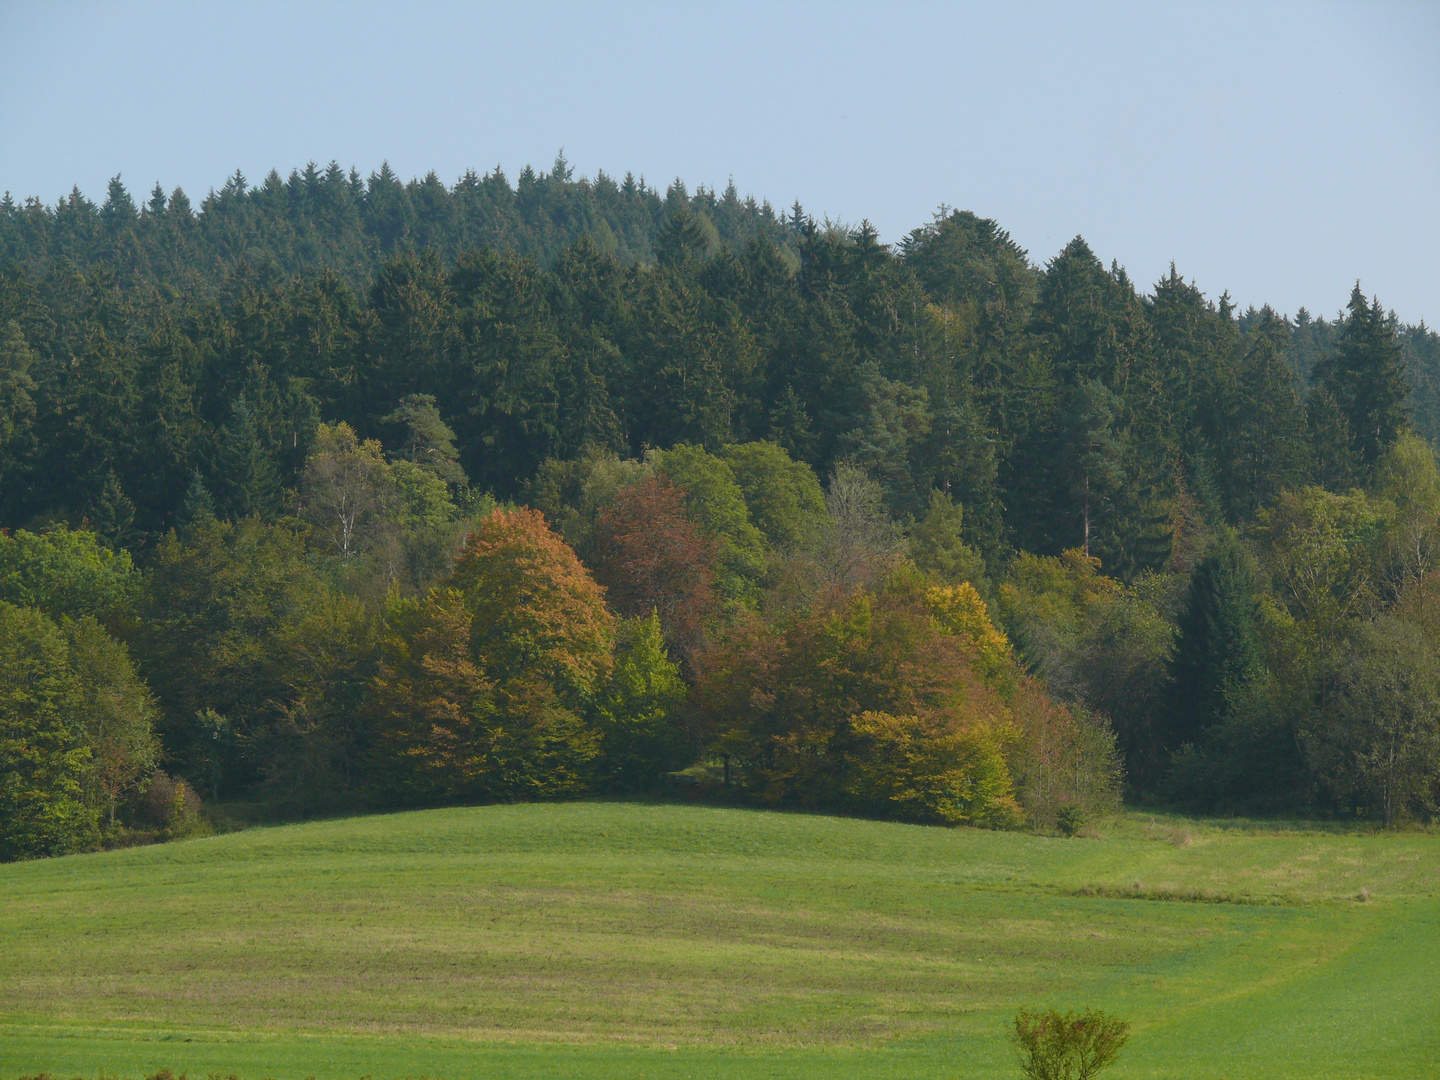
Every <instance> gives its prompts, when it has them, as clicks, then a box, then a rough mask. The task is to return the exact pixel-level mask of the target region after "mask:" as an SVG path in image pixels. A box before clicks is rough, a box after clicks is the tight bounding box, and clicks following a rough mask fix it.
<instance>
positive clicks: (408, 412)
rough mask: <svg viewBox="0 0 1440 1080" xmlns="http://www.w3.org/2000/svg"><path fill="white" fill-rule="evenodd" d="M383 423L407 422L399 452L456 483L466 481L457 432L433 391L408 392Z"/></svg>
mask: <svg viewBox="0 0 1440 1080" xmlns="http://www.w3.org/2000/svg"><path fill="white" fill-rule="evenodd" d="M381 423H384V424H404V425H405V441H404V442H403V443H401V447H400V454H401V456H402V457H404V458H405V459H406V460H409V461H413V462H414V463H415V464H416V465H419V466H421V467H422V468H425V469H429V470H430V471H431V472H432V473H434V474H435V475H436V476H438V477H439V478H440V479H441V480H444V481H445V482H446V483H447V484H451V485H453V486H455V487H463V486H464V485H465V484H466V482H467V481H466V478H465V470H464V469H462V468H461V467H460V454H459V452H458V451H457V450H456V449H455V432H453V431H451V430H450V428H449V426H448V425H447V424H446V423H445V421H444V420H442V419H441V418H440V410H439V409H437V408H436V407H435V398H434V396H433V395H431V394H406V395H405V396H404V397H403V398H401V399H400V407H399V408H398V409H396V410H395V411H394V412H392V413H391V414H390V415H389V416H386V417H384V418H383V419H382V420H381Z"/></svg>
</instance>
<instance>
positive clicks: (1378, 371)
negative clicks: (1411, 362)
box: [1315, 282, 1410, 472]
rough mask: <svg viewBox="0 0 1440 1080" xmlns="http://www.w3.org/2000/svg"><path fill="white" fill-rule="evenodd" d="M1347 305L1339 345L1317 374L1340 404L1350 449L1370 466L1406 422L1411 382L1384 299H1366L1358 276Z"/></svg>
mask: <svg viewBox="0 0 1440 1080" xmlns="http://www.w3.org/2000/svg"><path fill="white" fill-rule="evenodd" d="M1348 311H1349V314H1348V315H1347V316H1346V318H1345V320H1344V322H1343V323H1342V324H1341V327H1340V336H1339V339H1338V340H1337V342H1336V344H1337V345H1338V351H1337V352H1336V353H1335V354H1334V355H1332V356H1329V357H1326V358H1325V359H1324V360H1322V361H1321V362H1320V364H1319V365H1317V367H1316V371H1315V374H1316V377H1317V380H1318V382H1319V383H1320V385H1321V386H1323V387H1324V388H1325V389H1326V390H1328V391H1329V392H1330V394H1331V396H1332V397H1334V399H1335V402H1336V404H1337V405H1339V407H1340V412H1341V414H1342V415H1343V416H1344V417H1345V420H1346V424H1347V426H1348V428H1349V438H1350V447H1351V450H1352V451H1353V452H1354V454H1355V456H1356V457H1357V458H1358V459H1359V461H1360V463H1361V465H1362V467H1363V468H1364V469H1365V470H1366V471H1367V472H1369V471H1370V470H1372V469H1373V468H1374V466H1375V463H1376V462H1377V461H1379V460H1380V456H1381V455H1382V454H1384V453H1385V451H1386V450H1388V449H1389V448H1390V445H1391V444H1392V443H1393V442H1394V441H1395V438H1396V436H1398V435H1399V434H1400V431H1401V429H1402V428H1403V427H1404V426H1405V420H1406V415H1407V410H1406V408H1405V400H1406V398H1407V397H1408V396H1409V393H1410V387H1409V384H1408V383H1406V381H1405V363H1404V357H1403V355H1402V353H1401V351H1400V343H1399V341H1397V340H1396V335H1395V323H1394V320H1392V319H1391V318H1390V317H1389V316H1387V315H1386V314H1385V311H1384V309H1383V308H1381V306H1380V301H1379V300H1378V299H1376V300H1374V301H1373V302H1371V303H1368V304H1367V303H1366V302H1365V294H1364V293H1362V292H1361V291H1360V285H1359V283H1358V282H1357V283H1356V285H1355V289H1354V291H1353V292H1351V294H1350V303H1349V305H1348Z"/></svg>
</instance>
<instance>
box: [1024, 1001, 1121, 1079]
mask: <svg viewBox="0 0 1440 1080" xmlns="http://www.w3.org/2000/svg"><path fill="white" fill-rule="evenodd" d="M1129 1038H1130V1025H1129V1024H1128V1023H1126V1022H1125V1021H1124V1020H1121V1019H1120V1018H1119V1017H1116V1016H1111V1015H1109V1014H1108V1013H1104V1012H1101V1011H1099V1010H1098V1009H1086V1010H1085V1011H1084V1012H1083V1013H1074V1012H1068V1013H1061V1012H1059V1011H1058V1010H1056V1009H1048V1010H1046V1011H1045V1012H1032V1011H1030V1010H1029V1009H1021V1010H1020V1011H1019V1012H1018V1013H1016V1014H1015V1029H1014V1030H1013V1031H1012V1032H1011V1033H1010V1043H1011V1045H1012V1046H1014V1047H1015V1054H1016V1057H1017V1059H1018V1061H1019V1064H1020V1071H1021V1072H1022V1073H1024V1074H1025V1076H1026V1077H1028V1078H1029V1080H1090V1078H1091V1077H1093V1076H1095V1075H1096V1074H1097V1073H1099V1072H1100V1070H1101V1069H1104V1068H1106V1067H1107V1066H1109V1065H1113V1064H1114V1063H1115V1058H1116V1057H1117V1056H1118V1055H1119V1053H1120V1048H1121V1047H1122V1046H1124V1045H1125V1043H1126V1042H1127V1041H1129Z"/></svg>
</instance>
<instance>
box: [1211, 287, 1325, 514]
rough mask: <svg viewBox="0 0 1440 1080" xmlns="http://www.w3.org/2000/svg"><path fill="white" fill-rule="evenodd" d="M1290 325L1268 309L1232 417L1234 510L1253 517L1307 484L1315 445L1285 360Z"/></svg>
mask: <svg viewBox="0 0 1440 1080" xmlns="http://www.w3.org/2000/svg"><path fill="white" fill-rule="evenodd" d="M1288 337H1289V329H1288V327H1286V325H1285V323H1284V322H1283V321H1282V320H1280V319H1279V318H1278V317H1276V316H1275V314H1274V312H1272V311H1271V310H1270V309H1269V308H1268V307H1267V308H1266V309H1265V310H1264V311H1263V312H1262V313H1261V322H1260V325H1259V326H1258V327H1256V328H1255V329H1254V330H1253V331H1252V332H1251V338H1250V342H1249V346H1248V348H1247V349H1246V353H1245V359H1244V363H1243V365H1242V367H1241V370H1240V379H1239V396H1238V401H1237V402H1236V407H1235V410H1234V415H1233V417H1232V419H1231V426H1232V434H1231V438H1230V440H1229V442H1230V445H1231V448H1232V451H1231V453H1232V457H1231V461H1230V468H1229V470H1228V471H1229V474H1230V475H1229V477H1228V480H1229V484H1228V485H1227V487H1228V488H1229V495H1230V501H1231V509H1232V510H1233V511H1234V512H1235V513H1236V514H1237V515H1239V516H1241V517H1244V518H1253V517H1254V516H1255V513H1256V512H1257V511H1258V510H1260V509H1261V508H1262V507H1265V506H1269V505H1270V504H1271V503H1272V502H1273V501H1274V499H1275V497H1276V496H1278V495H1279V493H1280V492H1282V491H1286V490H1289V489H1291V488H1295V487H1299V486H1300V485H1301V484H1302V483H1303V482H1304V480H1305V477H1306V474H1307V471H1308V470H1307V466H1308V464H1309V460H1310V446H1309V440H1308V437H1307V436H1308V432H1307V431H1306V419H1305V411H1304V407H1303V406H1302V405H1301V403H1300V399H1299V396H1298V395H1297V394H1296V392H1295V378H1294V372H1293V371H1292V370H1291V367H1290V365H1289V363H1288V362H1287V361H1286V360H1285V355H1284V349H1285V344H1286V341H1287V339H1288Z"/></svg>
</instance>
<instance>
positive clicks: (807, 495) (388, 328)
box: [0, 157, 1440, 858]
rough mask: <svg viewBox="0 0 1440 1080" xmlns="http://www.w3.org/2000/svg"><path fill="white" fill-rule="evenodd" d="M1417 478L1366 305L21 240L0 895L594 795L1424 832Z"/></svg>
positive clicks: (919, 263)
mask: <svg viewBox="0 0 1440 1080" xmlns="http://www.w3.org/2000/svg"><path fill="white" fill-rule="evenodd" d="M1437 438H1440V336H1437V335H1436V334H1435V333H1434V332H1432V331H1430V330H1429V329H1428V328H1426V327H1425V326H1424V324H1420V325H1416V326H1410V325H1404V324H1402V323H1400V322H1399V321H1398V319H1397V318H1396V317H1395V316H1394V315H1393V314H1392V313H1389V312H1387V311H1386V310H1385V309H1384V308H1383V306H1382V305H1381V303H1380V301H1379V300H1378V299H1375V298H1369V297H1367V296H1366V295H1364V293H1363V292H1362V290H1361V288H1360V285H1359V284H1357V285H1356V287H1355V289H1354V292H1353V294H1352V297H1351V300H1350V303H1349V305H1348V307H1347V308H1346V310H1345V311H1344V312H1341V313H1339V314H1338V315H1336V316H1335V317H1334V318H1331V319H1327V318H1321V317H1315V316H1312V315H1311V314H1309V313H1308V312H1306V311H1305V310H1303V309H1302V310H1301V311H1300V312H1299V313H1298V314H1297V315H1296V316H1294V317H1293V318H1289V317H1286V316H1283V315H1281V314H1278V313H1276V312H1275V311H1272V310H1271V309H1270V308H1268V307H1267V308H1262V309H1260V310H1255V309H1253V308H1252V309H1248V310H1245V311H1239V310H1236V308H1235V307H1234V305H1233V304H1232V303H1231V302H1230V300H1229V298H1228V296H1224V295H1222V296H1221V297H1220V298H1219V299H1218V300H1214V301H1212V300H1210V299H1207V297H1206V296H1205V295H1204V294H1203V293H1202V292H1201V291H1200V290H1199V288H1197V286H1196V285H1195V284H1194V283H1192V282H1190V281H1187V280H1186V279H1185V278H1183V277H1182V276H1181V275H1180V274H1179V273H1178V272H1177V271H1176V270H1175V269H1174V268H1172V269H1171V271H1170V272H1169V273H1168V274H1167V275H1166V276H1165V277H1163V278H1162V279H1161V280H1160V281H1158V282H1156V283H1154V284H1153V285H1152V286H1150V287H1149V289H1148V291H1144V290H1142V289H1137V287H1136V286H1135V284H1134V283H1133V282H1131V280H1130V279H1129V277H1128V276H1127V275H1126V273H1125V271H1124V270H1123V269H1122V268H1121V267H1119V266H1118V265H1115V264H1112V265H1111V266H1110V267H1109V268H1108V269H1107V268H1106V267H1105V265H1104V264H1103V263H1102V262H1101V261H1100V259H1099V258H1097V256H1096V255H1095V254H1094V253H1093V252H1092V251H1091V249H1090V248H1089V247H1088V246H1087V244H1086V243H1085V241H1084V240H1083V239H1081V238H1078V237H1077V238H1076V239H1075V240H1073V241H1071V242H1070V243H1069V244H1068V245H1066V247H1065V248H1064V249H1063V250H1062V251H1060V252H1059V253H1058V254H1056V255H1055V256H1054V257H1053V258H1051V259H1050V260H1049V261H1048V262H1046V263H1044V264H1043V265H1037V264H1036V263H1035V262H1034V261H1032V259H1031V256H1030V255H1029V253H1027V252H1026V251H1024V250H1022V249H1021V248H1020V247H1019V246H1018V245H1017V244H1016V243H1015V242H1014V241H1013V240H1012V239H1011V238H1010V237H1009V235H1008V234H1007V233H1006V232H1005V231H1004V230H1003V229H1002V228H1001V227H1000V225H999V224H997V223H996V222H994V221H990V220H987V219H984V218H980V217H978V216H976V215H974V214H972V213H968V212H964V211H953V210H950V209H948V208H944V207H942V208H941V210H940V211H939V212H937V214H936V215H935V217H934V219H933V220H932V221H931V222H930V223H928V224H926V225H923V226H921V227H919V228H916V229H915V230H914V231H912V232H911V233H909V234H908V235H907V236H906V237H904V239H903V240H902V241H901V242H900V243H899V244H897V245H894V246H888V245H885V244H882V243H880V242H879V239H878V237H877V235H876V233H875V231H874V230H873V229H872V228H871V227H870V226H869V225H868V224H864V223H862V224H861V225H859V226H858V227H847V226H843V225H838V224H835V223H831V222H823V223H822V222H817V221H815V220H813V219H812V218H811V217H810V216H808V215H807V214H806V213H805V211H804V210H803V208H802V207H801V206H799V205H798V204H797V205H795V206H793V207H792V208H791V209H790V210H789V211H787V212H785V213H783V214H777V213H776V212H775V211H774V210H773V209H772V207H771V206H770V205H769V204H768V203H758V204H757V203H756V202H755V200H753V199H741V198H740V197H739V196H738V194H737V193H736V191H735V190H734V187H733V185H731V186H730V187H729V188H728V189H727V190H726V191H725V192H724V193H722V194H717V193H716V192H714V191H710V190H705V189H701V190H700V191H698V192H696V193H695V194H693V195H692V194H690V193H689V192H688V191H687V190H686V188H685V187H684V185H683V184H681V183H680V182H678V181H677V182H675V183H674V184H672V185H671V186H670V187H669V188H668V189H667V190H666V191H665V192H664V193H663V194H662V193H661V192H659V191H657V190H656V189H653V188H650V187H648V186H647V185H646V184H645V183H644V182H643V181H637V180H635V179H634V178H633V177H629V176H627V177H626V178H625V180H624V181H623V182H619V183H617V182H615V181H614V180H612V179H610V178H608V177H606V176H604V175H603V174H602V175H600V176H598V177H597V178H596V179H594V180H593V181H591V180H587V179H584V178H580V179H577V178H575V177H574V176H573V175H572V173H571V170H570V168H569V166H568V165H567V164H566V163H565V161H564V159H563V157H562V158H561V159H559V160H557V162H556V163H555V165H554V167H553V168H552V170H551V172H550V173H548V174H546V173H537V172H534V171H533V170H530V169H528V168H527V169H526V170H525V171H524V172H523V173H522V174H521V175H520V177H519V178H518V182H517V184H516V185H515V186H514V187H512V186H511V185H510V184H509V182H508V180H507V179H506V178H505V177H504V175H503V174H501V173H500V171H499V170H498V169H497V170H495V171H494V172H492V173H490V174H487V175H485V176H483V177H480V176H476V175H474V174H467V175H466V176H465V177H463V178H462V179H461V180H460V181H459V182H458V183H457V184H455V185H454V186H453V187H447V186H446V185H445V184H444V183H442V182H441V181H440V180H439V179H438V178H436V177H435V176H434V175H433V174H431V175H430V176H428V177H426V178H425V179H424V180H419V181H411V182H409V183H408V184H407V183H401V182H400V181H399V180H398V179H397V178H396V177H395V176H394V175H393V174H392V173H391V171H390V170H389V169H388V168H385V169H382V170H381V172H380V173H378V174H376V175H372V176H371V177H370V178H368V180H362V178H360V177H359V176H358V175H357V174H356V173H355V172H354V171H353V170H352V171H351V172H350V173H348V174H347V173H345V172H343V171H342V170H341V169H340V168H339V167H338V166H336V165H333V164H332V165H331V166H330V167H329V168H327V169H324V170H320V169H317V168H316V167H314V166H313V165H311V166H307V167H306V168H305V169H304V170H303V171H297V172H294V173H292V174H291V176H290V177H289V179H288V180H285V179H282V178H281V177H279V176H278V175H277V174H274V173H272V174H271V175H270V176H269V177H268V178H267V179H266V180H265V181H264V183H263V184H261V185H260V186H258V187H250V186H248V185H247V183H246V181H245V180H244V178H243V177H241V176H240V175H239V174H238V173H237V174H236V175H235V176H234V177H233V178H231V179H230V180H229V181H227V183H226V184H225V186H224V187H223V188H221V189H220V190H219V191H215V192H211V193H210V195H209V196H208V197H207V198H206V199H205V200H204V201H203V202H202V203H201V204H200V206H199V208H198V209H196V208H195V207H193V206H192V205H191V203H190V201H189V200H188V198H187V197H186V196H185V194H184V193H183V192H181V191H179V190H178V189H177V190H176V191H174V192H173V193H171V194H169V195H166V194H165V193H164V191H163V190H162V189H161V188H160V187H159V186H158V185H157V187H156V190H155V192H154V193H153V195H152V196H151V198H150V199H149V200H148V201H147V202H145V203H143V205H138V206H137V204H136V202H135V201H134V199H133V198H132V197H131V195H130V194H129V193H128V192H127V190H126V189H125V187H124V186H123V185H122V184H121V182H120V181H119V179H118V178H117V179H116V180H115V181H112V183H111V185H110V190H109V193H108V197H107V199H106V201H105V202H104V204H103V205H100V206H97V205H95V204H93V203H91V202H89V201H87V200H86V199H84V198H83V197H82V196H81V195H80V194H79V193H78V192H76V193H74V194H72V195H71V197H70V198H68V199H67V200H64V201H62V202H60V203H59V204H57V205H55V206H46V205H44V204H42V203H40V202H39V201H37V200H34V199H31V200H27V201H25V202H24V203H23V204H17V203H16V202H15V201H14V200H13V199H12V198H11V197H10V196H9V195H7V196H6V197H5V199H4V201H3V203H0V527H3V533H0V668H3V674H0V858H15V857H23V856H27V855H34V854H44V853H52V852H60V851H66V850H74V849H77V848H82V847H86V846H94V845H98V844H112V843H123V842H134V841H136V840H137V839H144V838H146V837H152V838H154V837H164V836H176V835H183V834H186V833H187V832H191V831H194V830H196V829H203V828H205V827H206V822H207V821H208V820H210V819H212V818H214V817H215V811H214V807H215V806H222V807H230V808H231V811H232V812H234V813H240V812H241V811H242V810H243V812H245V813H249V814H259V813H265V814H278V815H297V814H312V813H325V812H336V811H342V810H350V809H354V808H358V807H364V806H388V805H430V804H436V803H441V802H453V801H485V800H513V799H531V798H559V797H570V796H574V795H576V794H579V793H583V792H599V793H607V794H608V793H616V794H619V793H636V792H655V791H660V790H668V791H670V792H672V793H676V792H679V793H684V794H686V795H687V796H688V797H698V798H713V799H727V800H736V801H745V802H759V803H765V804H770V805H781V806H798V807H814V808H824V809H834V810H841V811H844V812H851V813H860V814H867V815H874V816H889V817H899V818H903V819H907V820H919V821H939V822H972V823H978V824H987V825H994V826H1010V825H1019V824H1028V825H1030V826H1032V827H1038V828H1061V829H1063V830H1065V831H1074V830H1075V829H1076V828H1079V827H1082V824H1083V822H1084V821H1085V820H1086V819H1087V818H1089V817H1092V816H1094V815H1097V814H1101V813H1104V812H1105V811H1106V809H1107V808H1108V807H1109V806H1112V805H1113V804H1114V802H1115V800H1116V799H1118V798H1119V797H1120V795H1121V793H1122V791H1123V793H1124V795H1125V797H1126V798H1129V799H1132V800H1137V801H1147V802H1151V803H1156V804H1167V805H1176V806H1182V807H1185V808H1187V809H1192V810H1198V811H1205V812H1223V813H1234V812H1243V813H1304V814H1314V815H1326V816H1361V817H1373V818H1376V819H1378V820H1383V821H1384V822H1386V823H1390V822H1393V821H1397V820H1403V819H1407V818H1413V817H1416V816H1420V817H1424V816H1427V815H1429V814H1431V813H1432V812H1433V811H1434V809H1435V800H1436V798H1437V796H1440V655H1437V651H1440V645H1437V644H1436V643H1437V642H1440V633H1437V630H1440V577H1437V574H1440V567H1437V566H1436V565H1435V551H1436V543H1437V541H1440V470H1437V467H1436V459H1435V453H1434V445H1435V443H1436V440H1437ZM1432 597H1433V599H1432ZM207 804H209V805H208V808H207Z"/></svg>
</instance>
